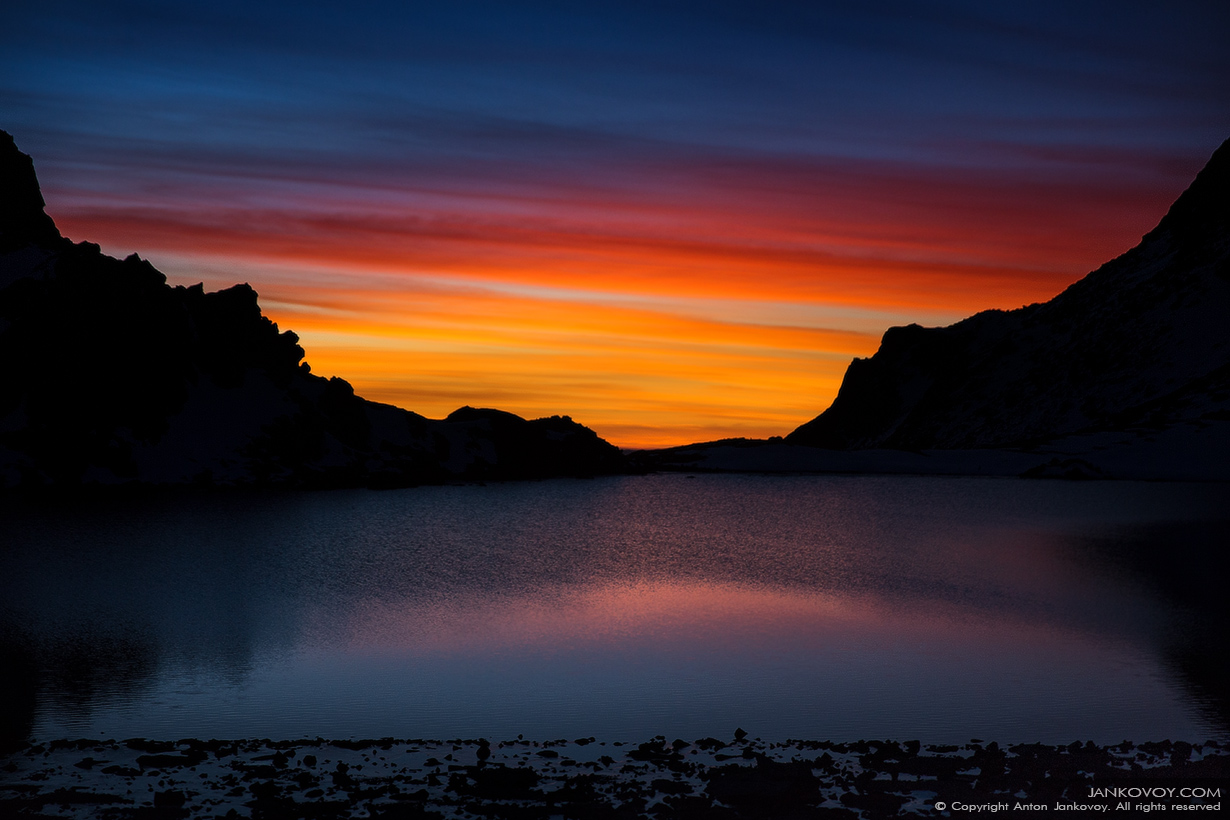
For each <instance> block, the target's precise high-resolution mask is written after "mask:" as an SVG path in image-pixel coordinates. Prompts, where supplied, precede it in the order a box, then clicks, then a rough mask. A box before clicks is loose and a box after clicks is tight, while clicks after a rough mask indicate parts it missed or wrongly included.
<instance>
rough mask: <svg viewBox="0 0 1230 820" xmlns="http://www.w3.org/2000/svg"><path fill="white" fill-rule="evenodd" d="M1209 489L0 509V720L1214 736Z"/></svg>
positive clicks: (722, 489)
mask: <svg viewBox="0 0 1230 820" xmlns="http://www.w3.org/2000/svg"><path fill="white" fill-rule="evenodd" d="M1227 495H1228V493H1227V487H1226V485H1217V484H1210V485H1198V484H1147V483H1128V482H1122V483H1117V482H1087V483H1073V482H1039V481H1032V482H1031V481H1024V480H1017V479H998V480H996V479H973V478H929V477H908V476H907V477H899V476H894V477H875V476H761V475H698V476H695V477H692V476H685V475H678V474H674V475H656V476H638V477H613V478H603V479H595V480H589V481H583V480H558V481H544V482H525V483H509V484H498V485H496V484H493V485H489V486H442V487H421V488H412V489H405V490H394V491H368V490H354V491H331V492H315V493H257V494H231V495H228V494H215V495H206V496H198V497H192V496H185V495H167V496H159V497H155V498H145V499H134V498H119V499H110V500H99V499H96V500H92V501H73V502H69V501H64V502H56V503H52V502H40V503H33V502H30V501H28V500H26V501H23V500H21V499H13V498H9V499H6V500H4V501H3V502H0V513H2V514H3V517H4V520H5V522H6V523H5V526H4V530H5V541H6V543H5V546H4V548H3V552H2V554H0V573H2V576H0V591H2V592H3V609H2V610H0V640H2V641H3V647H2V648H3V650H4V653H5V655H6V657H7V658H8V659H9V663H8V667H9V669H8V671H7V672H6V673H5V687H6V690H7V691H5V692H4V693H2V694H3V695H4V702H5V704H6V705H5V707H4V708H5V710H6V712H7V714H6V716H5V723H6V728H5V731H6V732H7V733H9V734H10V735H11V734H14V733H15V734H17V735H20V736H26V737H31V738H33V739H38V740H45V739H50V738H56V737H116V738H125V737H133V736H147V737H156V738H180V737H190V736H195V737H275V738H276V737H283V738H299V737H316V736H324V737H385V736H396V737H409V738H451V737H478V736H486V737H491V738H493V739H494V738H499V739H506V738H514V737H516V736H517V735H519V734H523V735H525V736H526V737H528V738H541V739H548V738H565V737H566V738H575V737H586V736H597V737H599V738H600V739H605V740H634V741H639V740H645V739H648V738H650V737H653V736H655V735H659V734H661V735H666V736H668V737H676V736H679V737H684V738H689V739H696V738H700V737H704V736H709V735H712V736H717V737H723V738H728V737H729V736H730V735H731V733H732V732H733V731H734V729H735V728H736V727H742V728H744V729H746V730H747V731H748V732H750V733H752V734H753V735H755V736H759V737H763V738H765V739H782V740H784V739H786V738H811V739H833V740H853V739H858V738H895V739H901V740H905V739H920V740H922V741H924V742H929V743H942V742H962V743H964V742H967V741H969V740H970V739H971V738H980V739H987V740H991V739H994V740H998V741H1000V742H1001V743H1002V742H1018V741H1041V742H1047V743H1059V742H1069V741H1072V740H1087V739H1091V740H1094V741H1096V742H1099V743H1112V742H1118V741H1120V740H1124V739H1131V740H1135V741H1143V740H1160V739H1163V738H1173V739H1180V738H1181V739H1187V740H1191V741H1202V740H1206V739H1220V740H1226V739H1230V721H1228V719H1227V714H1228V711H1230V710H1228V709H1227V702H1226V696H1225V693H1226V681H1227V674H1226V657H1225V656H1226V646H1227V641H1226V638H1227V634H1228V630H1227V625H1226V616H1225V615H1224V613H1223V609H1224V605H1223V604H1221V603H1220V599H1221V591H1220V589H1218V588H1217V584H1218V583H1219V581H1218V579H1216V578H1214V577H1212V574H1211V573H1210V571H1209V563H1208V562H1209V561H1210V556H1212V555H1215V554H1219V553H1220V552H1222V551H1224V548H1225V544H1226V542H1227V534H1228V533H1230V519H1228V517H1227V513H1226V511H1225V508H1226V506H1227V505H1226V504H1225V501H1226V498H1227Z"/></svg>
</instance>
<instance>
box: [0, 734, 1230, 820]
mask: <svg viewBox="0 0 1230 820" xmlns="http://www.w3.org/2000/svg"><path fill="white" fill-rule="evenodd" d="M736 738H737V739H734V740H730V741H721V740H716V739H714V738H704V739H702V740H697V741H695V742H688V741H685V740H682V739H676V740H674V741H673V742H667V740H666V738H664V737H658V738H654V739H653V740H650V741H647V742H645V743H641V744H639V745H637V744H623V743H607V742H599V741H596V740H595V739H593V738H580V739H576V740H555V741H546V742H532V741H528V740H523V739H520V738H519V739H517V740H513V741H505V742H491V741H488V740H486V739H476V740H452V741H437V740H394V739H391V738H385V739H382V740H360V741H355V740H338V741H327V740H322V739H319V738H318V739H316V740H301V741H270V740H241V741H220V740H182V741H179V742H177V743H171V744H155V745H154V746H151V744H149V743H148V742H145V741H140V740H129V741H118V742H117V741H95V740H80V741H57V742H52V743H47V744H38V745H29V746H26V747H25V748H23V749H20V750H18V751H17V752H15V753H13V754H11V755H9V756H7V757H5V758H2V759H0V816H4V817H15V818H16V817H82V818H84V817H102V818H115V820H120V819H121V818H152V817H175V818H185V817H193V818H197V817H209V818H214V817H218V818H239V817H243V818H352V817H354V818H359V817H375V818H386V817H387V818H432V820H442V819H443V818H535V819H537V818H542V819H543V820H546V818H557V817H563V818H577V820H588V819H589V818H629V819H631V818H641V817H651V818H661V819H662V820H668V819H669V818H727V819H728V820H739V818H851V820H853V819H854V818H867V819H870V818H887V817H935V816H971V815H986V814H989V813H998V812H1007V813H1009V814H1012V815H1014V816H1020V814H1021V813H1022V812H1025V813H1028V814H1030V816H1033V817H1053V816H1064V817H1087V816H1105V815H1106V814H1108V813H1109V814H1113V816H1115V817H1129V816H1136V815H1139V814H1143V813H1150V812H1151V811H1162V810H1166V811H1185V812H1201V813H1202V814H1198V815H1197V816H1204V814H1212V813H1216V812H1218V811H1220V808H1221V804H1222V802H1223V801H1224V800H1225V799H1226V798H1227V796H1228V794H1227V790H1228V789H1230V750H1227V748H1226V747H1225V746H1224V745H1223V744H1220V743H1217V742H1206V743H1203V744H1191V743H1186V742H1171V741H1168V740H1167V741H1162V742H1158V743H1141V744H1133V743H1128V742H1124V743H1121V744H1118V745H1115V746H1098V745H1095V744H1093V743H1072V744H1071V745H1067V746H1049V745H1042V744H1021V745H1015V746H1006V747H1003V748H1001V747H1000V746H998V745H997V744H996V743H983V742H980V741H972V742H970V743H968V744H965V745H962V746H945V747H937V746H923V745H922V744H920V743H918V742H908V743H896V742H892V741H858V742H854V743H832V742H809V741H787V742H785V743H764V742H761V741H760V740H758V739H753V738H748V737H746V735H744V736H742V737H739V736H738V734H737V735H736ZM151 748H155V749H157V753H156V754H151V753H150V749H151ZM154 758H156V759H154ZM1125 804H1126V807H1125ZM1145 804H1154V805H1155V807H1154V808H1153V809H1151V810H1150V811H1146V810H1145V809H1144V808H1143V806H1144V805H1145ZM1157 805H1162V806H1165V809H1161V808H1157V807H1156V806H1157ZM941 806H943V808H941ZM977 807H981V809H980V810H978V809H977Z"/></svg>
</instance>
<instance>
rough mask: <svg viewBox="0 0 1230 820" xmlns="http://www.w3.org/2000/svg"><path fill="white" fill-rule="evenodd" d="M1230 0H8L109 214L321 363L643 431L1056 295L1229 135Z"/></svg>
mask: <svg viewBox="0 0 1230 820" xmlns="http://www.w3.org/2000/svg"><path fill="white" fill-rule="evenodd" d="M1227 42H1230V4H1227V3H1225V2H1168V3H1159V2H1150V3H1134V2H1098V3H1090V2H1079V1H1074V0H1064V2H1040V1H1039V0H1029V2H1019V3H1016V2H1012V3H987V2H985V0H980V1H979V2H917V3H915V2H868V3H859V4H835V3H802V2H788V3H735V2H720V1H718V0H714V1H713V2H695V3H688V2H606V3H575V2H574V3H565V2H559V3H547V2H543V3H495V2H490V3H488V2H455V3H443V2H439V3H396V2H385V3H355V2H350V3H345V4H341V3H338V4H299V3H289V2H281V3H279V2H273V3H261V2H252V0H247V2H231V0H214V2H209V3H200V4H192V3H165V2H151V3H143V2H105V3H99V2H82V3H60V2H40V3H26V4H20V5H19V4H6V8H5V11H4V15H3V25H2V26H0V128H4V129H5V130H7V131H9V132H10V133H12V134H13V135H14V137H15V138H16V140H17V144H18V146H19V147H20V148H21V149H22V150H23V151H25V152H27V153H29V154H30V155H31V156H33V158H34V161H35V164H36V167H37V169H38V172H39V176H40V179H41V181H42V185H43V193H44V197H45V199H46V200H47V203H48V207H47V210H48V213H50V214H51V215H52V216H53V217H54V218H55V220H56V222H57V224H58V225H59V227H60V229H61V231H62V232H63V233H64V234H65V235H66V236H69V237H71V238H73V239H75V240H89V241H93V242H98V243H99V244H101V245H102V247H103V250H104V251H105V252H107V253H110V254H112V255H116V256H125V255H127V254H129V253H132V252H134V251H136V252H139V253H140V254H141V255H142V256H143V257H145V258H148V259H150V260H151V261H152V262H153V263H154V264H155V265H156V266H157V267H158V268H159V269H161V270H162V271H163V272H164V273H166V274H167V276H168V279H169V280H170V281H171V282H172V283H174V284H191V283H195V282H198V281H203V282H204V283H205V284H206V286H207V287H208V288H210V289H216V288H220V287H226V286H229V285H231V284H234V283H236V282H250V283H251V284H252V285H253V286H254V287H255V288H256V289H257V291H258V292H259V293H260V298H261V305H262V307H263V309H264V311H265V313H266V315H268V316H269V317H270V318H272V319H274V320H275V321H277V322H278V323H279V326H280V327H282V328H284V329H293V330H294V331H295V332H296V333H298V334H299V335H300V337H301V339H302V344H303V345H304V347H305V348H306V349H307V352H308V356H307V360H308V361H309V362H310V363H311V365H312V368H313V372H315V373H318V374H321V375H340V376H343V377H345V378H346V379H348V380H349V381H350V382H351V383H353V384H354V386H355V388H356V390H357V392H358V393H359V394H360V395H363V396H365V397H367V398H370V399H375V400H377V401H385V402H389V403H392V404H396V405H399V406H402V407H406V408H409V409H411V410H415V411H417V412H420V413H423V414H424V415H427V416H431V417H441V416H444V415H446V414H448V413H449V412H451V411H452V410H454V409H456V408H457V407H460V406H462V405H466V404H469V405H473V406H485V407H499V408H501V409H505V410H510V411H512V412H515V413H518V414H520V415H524V416H527V417H531V418H532V417H538V416H543V415H551V414H556V413H559V414H568V415H571V416H572V417H573V418H574V419H576V420H577V421H580V422H582V423H584V424H587V425H589V426H590V427H593V428H594V429H595V430H596V431H597V432H598V433H599V435H601V436H603V437H605V438H607V439H608V440H610V441H612V442H613V443H615V444H619V445H621V446H628V447H636V446H659V445H668V444H681V443H685V442H690V441H698V440H708V439H717V438H724V437H729V436H749V437H765V436H769V435H783V434H785V433H788V432H789V431H790V430H792V429H793V428H794V427H796V426H798V425H799V424H801V423H802V422H804V421H807V420H808V419H810V418H812V417H813V416H815V415H816V414H817V413H819V412H820V411H821V410H823V409H824V408H825V407H827V406H828V404H829V403H830V402H831V400H832V398H833V396H834V395H835V393H836V390H837V387H838V385H839V383H840V380H841V376H842V373H843V372H844V371H845V368H846V365H847V364H848V363H849V361H850V359H851V358H852V357H854V356H867V355H870V354H871V353H873V352H874V351H875V349H876V347H877V346H878V343H879V338H880V336H881V334H882V333H883V331H884V330H885V328H887V327H888V326H890V325H893V324H904V323H908V322H918V323H920V324H948V323H951V322H953V321H955V320H957V319H959V318H961V317H963V316H965V315H968V314H970V313H972V312H975V311H978V310H982V309H986V308H1015V307H1019V306H1021V305H1023V304H1027V303H1030V302H1035V301H1040V300H1044V299H1048V298H1050V297H1051V296H1053V295H1055V294H1056V293H1058V292H1059V291H1060V290H1062V289H1063V288H1064V287H1065V286H1066V285H1068V284H1070V283H1071V282H1073V281H1075V280H1076V279H1078V278H1079V277H1080V276H1082V275H1084V274H1085V273H1087V272H1088V271H1090V270H1091V269H1093V268H1095V267H1097V266H1098V265H1099V264H1101V263H1102V262H1105V261H1107V260H1109V259H1110V258H1112V257H1113V256H1116V255H1118V254H1119V253H1121V252H1123V251H1124V250H1126V249H1128V248H1129V247H1131V246H1132V245H1134V244H1135V243H1136V242H1137V241H1138V240H1139V238H1140V236H1141V235H1142V234H1143V233H1144V232H1146V231H1147V230H1149V229H1150V228H1152V227H1153V226H1154V225H1155V224H1156V223H1157V221H1158V219H1159V218H1160V217H1161V216H1162V214H1163V213H1165V210H1166V208H1167V207H1168V206H1169V204H1170V203H1171V202H1172V201H1173V200H1174V198H1175V197H1176V196H1177V195H1178V194H1179V193H1180V192H1181V191H1182V190H1183V189H1184V188H1185V187H1186V185H1187V184H1188V183H1189V182H1190V181H1191V178H1192V177H1193V176H1194V175H1195V174H1196V172H1197V171H1198V170H1199V169H1200V168H1201V166H1202V165H1203V164H1204V162H1205V160H1207V158H1208V157H1209V155H1210V154H1211V153H1212V152H1213V150H1214V149H1215V148H1216V147H1217V146H1218V145H1219V144H1220V143H1221V142H1222V141H1223V140H1224V139H1226V138H1227V137H1230V48H1228V47H1227V45H1226V44H1227Z"/></svg>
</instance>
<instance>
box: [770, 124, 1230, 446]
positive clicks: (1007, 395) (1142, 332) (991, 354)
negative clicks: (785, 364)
mask: <svg viewBox="0 0 1230 820" xmlns="http://www.w3.org/2000/svg"><path fill="white" fill-rule="evenodd" d="M1228 420H1230V140H1228V141H1227V142H1226V143H1224V144H1223V145H1222V146H1221V147H1220V148H1219V149H1218V150H1217V151H1216V152H1215V153H1214V155H1213V156H1212V158H1211V159H1210V160H1209V162H1208V164H1207V166H1206V167H1205V168H1204V170H1203V171H1201V172H1200V174H1199V175H1198V176H1197V177H1196V179H1195V181H1194V182H1193V183H1192V184H1191V186H1190V187H1189V188H1188V189H1187V191H1185V192H1184V193H1183V194H1182V195H1181V196H1180V197H1179V199H1178V200H1177V201H1176V202H1175V203H1174V205H1173V206H1172V207H1171V209H1170V211H1169V212H1168V213H1167V214H1166V216H1165V218H1163V219H1162V221H1161V222H1160V223H1159V224H1158V226H1157V227H1156V228H1155V229H1154V230H1152V231H1150V232H1149V233H1148V234H1146V235H1145V237H1144V238H1143V239H1142V241H1141V243H1140V244H1139V245H1138V246H1137V247H1135V248H1133V249H1132V250H1130V251H1128V252H1127V253H1125V254H1123V255H1122V256H1120V257H1119V258H1117V259H1115V260H1113V261H1111V262H1108V263H1106V264H1105V265H1103V266H1102V267H1101V268H1099V269H1098V270H1096V271H1094V272H1092V273H1090V274H1089V275H1087V276H1086V277H1084V278H1083V279H1081V280H1080V281H1078V282H1076V283H1075V284H1073V285H1072V286H1071V287H1069V288H1068V289H1067V290H1065V291H1064V292H1063V293H1061V294H1059V295H1058V296H1056V297H1055V298H1054V299H1051V300H1050V301H1049V302H1045V303H1041V304H1034V305H1029V306H1027V307H1023V308H1020V309H1018V310H1013V311H986V312H984V313H979V314H976V315H974V316H971V317H970V318H968V319H965V320H963V321H961V322H958V323H956V324H954V325H951V326H949V327H943V328H922V327H919V326H918V325H909V326H907V327H894V328H890V329H889V330H888V331H887V332H886V333H885V334H884V337H883V340H882V342H881V344H880V348H879V350H878V351H877V352H876V354H875V355H874V356H872V357H870V358H867V359H855V360H854V361H853V362H852V363H851V364H850V366H849V369H848V370H847V371H846V375H845V379H844V380H843V382H842V386H841V389H840V391H839V392H838V395H837V398H836V399H835V400H834V401H833V404H832V406H831V407H829V409H827V410H825V411H824V412H823V413H821V414H820V415H819V416H818V417H816V418H815V419H813V420H812V421H810V422H807V423H806V424H804V425H802V426H800V427H799V428H798V429H796V430H795V431H794V432H793V433H791V434H790V435H789V436H787V437H786V442H787V443H789V444H795V445H810V446H813V447H823V448H831V449H839V450H859V449H870V448H893V449H903V450H932V449H947V450H953V449H985V448H1021V447H1031V446H1035V445H1039V444H1043V443H1047V442H1056V441H1058V440H1061V439H1063V438H1064V437H1072V436H1083V437H1085V438H1086V439H1087V440H1088V441H1089V442H1093V441H1094V439H1093V438H1091V437H1094V436H1096V435H1097V434H1100V433H1109V432H1114V433H1125V432H1126V433H1132V434H1133V435H1135V436H1138V437H1147V436H1154V435H1157V434H1158V433H1162V432H1173V431H1180V430H1181V431H1183V432H1184V434H1186V433H1199V432H1200V431H1203V430H1206V429H1208V428H1210V427H1211V426H1217V427H1218V428H1219V429H1220V428H1223V427H1224V426H1225V423H1226V422H1227V421H1228ZM1090 446H1092V444H1091V445H1090Z"/></svg>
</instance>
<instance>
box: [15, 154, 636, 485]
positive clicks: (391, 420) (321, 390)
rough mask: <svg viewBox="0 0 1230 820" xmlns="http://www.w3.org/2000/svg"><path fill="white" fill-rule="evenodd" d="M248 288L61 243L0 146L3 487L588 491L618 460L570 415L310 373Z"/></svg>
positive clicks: (31, 181) (27, 167) (23, 168)
mask: <svg viewBox="0 0 1230 820" xmlns="http://www.w3.org/2000/svg"><path fill="white" fill-rule="evenodd" d="M298 341H299V340H298V337H297V336H296V335H295V334H294V333H292V332H290V331H284V332H280V331H279V330H278V327H277V325H276V324H274V323H273V322H271V321H270V320H269V319H267V318H266V317H265V316H263V315H262V314H261V310H260V307H259V305H258V303H257V295H256V291H254V290H253V289H252V288H251V287H250V286H248V285H246V284H241V285H235V286H234V287H231V288H228V289H226V290H222V291H218V292H215V293H206V292H205V291H204V288H203V287H202V286H201V285H195V286H192V287H182V286H178V287H171V286H169V285H167V284H166V277H165V276H164V275H163V274H162V273H160V272H159V271H157V270H156V269H155V268H154V267H153V266H152V265H151V264H150V263H149V262H146V261H144V260H142V259H140V258H139V257H138V256H137V255H135V254H134V255H132V256H130V257H128V258H127V259H124V260H122V261H121V260H118V259H114V258H112V257H109V256H106V255H104V254H103V253H102V252H101V250H100V248H99V247H98V246H97V245H92V244H89V243H84V242H83V243H79V244H74V243H72V242H71V241H69V240H68V239H65V238H64V237H62V236H61V235H60V232H59V230H58V229H57V228H56V226H55V223H54V222H53V221H52V220H51V218H50V217H49V216H48V215H47V214H46V213H45V212H44V202H43V197H42V193H41V192H40V190H39V186H38V180H37V177H36V175H35V171H34V164H33V162H32V160H31V159H30V157H29V156H27V155H25V154H23V153H21V151H19V150H18V148H17V145H16V143H15V142H14V140H13V137H12V136H11V135H9V134H8V133H6V132H3V131H0V363H2V364H3V367H4V375H3V382H4V385H3V390H2V391H0V488H2V487H8V488H14V487H25V488H65V487H81V486H90V485H102V486H112V485H134V486H142V485H201V486H252V485H268V486H291V487H342V486H401V485H408V484H417V483H423V482H439V481H450V480H458V479H464V480H487V479H513V478H545V477H551V476H564V475H576V476H584V475H595V474H601V473H612V472H619V471H621V470H623V469H624V461H623V456H622V455H621V454H620V452H619V450H618V449H617V448H616V447H614V446H613V445H611V444H609V443H607V442H606V441H603V440H602V439H601V438H599V437H598V436H597V435H596V434H595V433H594V432H593V431H592V430H590V429H588V428H586V427H584V426H582V425H580V424H577V423H575V422H573V421H572V420H571V419H569V418H568V417H567V416H552V417H551V418H545V419H537V420H534V421H527V420H525V419H522V418H520V417H518V416H515V415H513V414H511V413H504V412H501V411H498V410H479V409H473V408H468V407H467V408H462V409H461V410H459V411H457V412H455V413H453V414H452V415H451V416H449V417H448V418H447V419H444V420H431V419H427V418H424V417H423V416H420V415H418V414H416V413H412V412H409V411H406V410H402V409H399V408H396V407H392V406H389V405H385V404H378V403H376V402H371V401H367V400H365V399H362V398H360V397H358V396H356V395H355V394H354V390H353V389H352V388H351V386H350V385H349V384H348V383H347V382H346V381H344V380H342V379H340V378H336V377H335V378H331V379H324V378H321V377H319V376H314V375H312V374H311V373H310V369H309V368H308V366H307V364H306V363H303V362H302V361H301V360H302V359H303V356H304V351H303V348H302V347H300V346H299V344H298Z"/></svg>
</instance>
